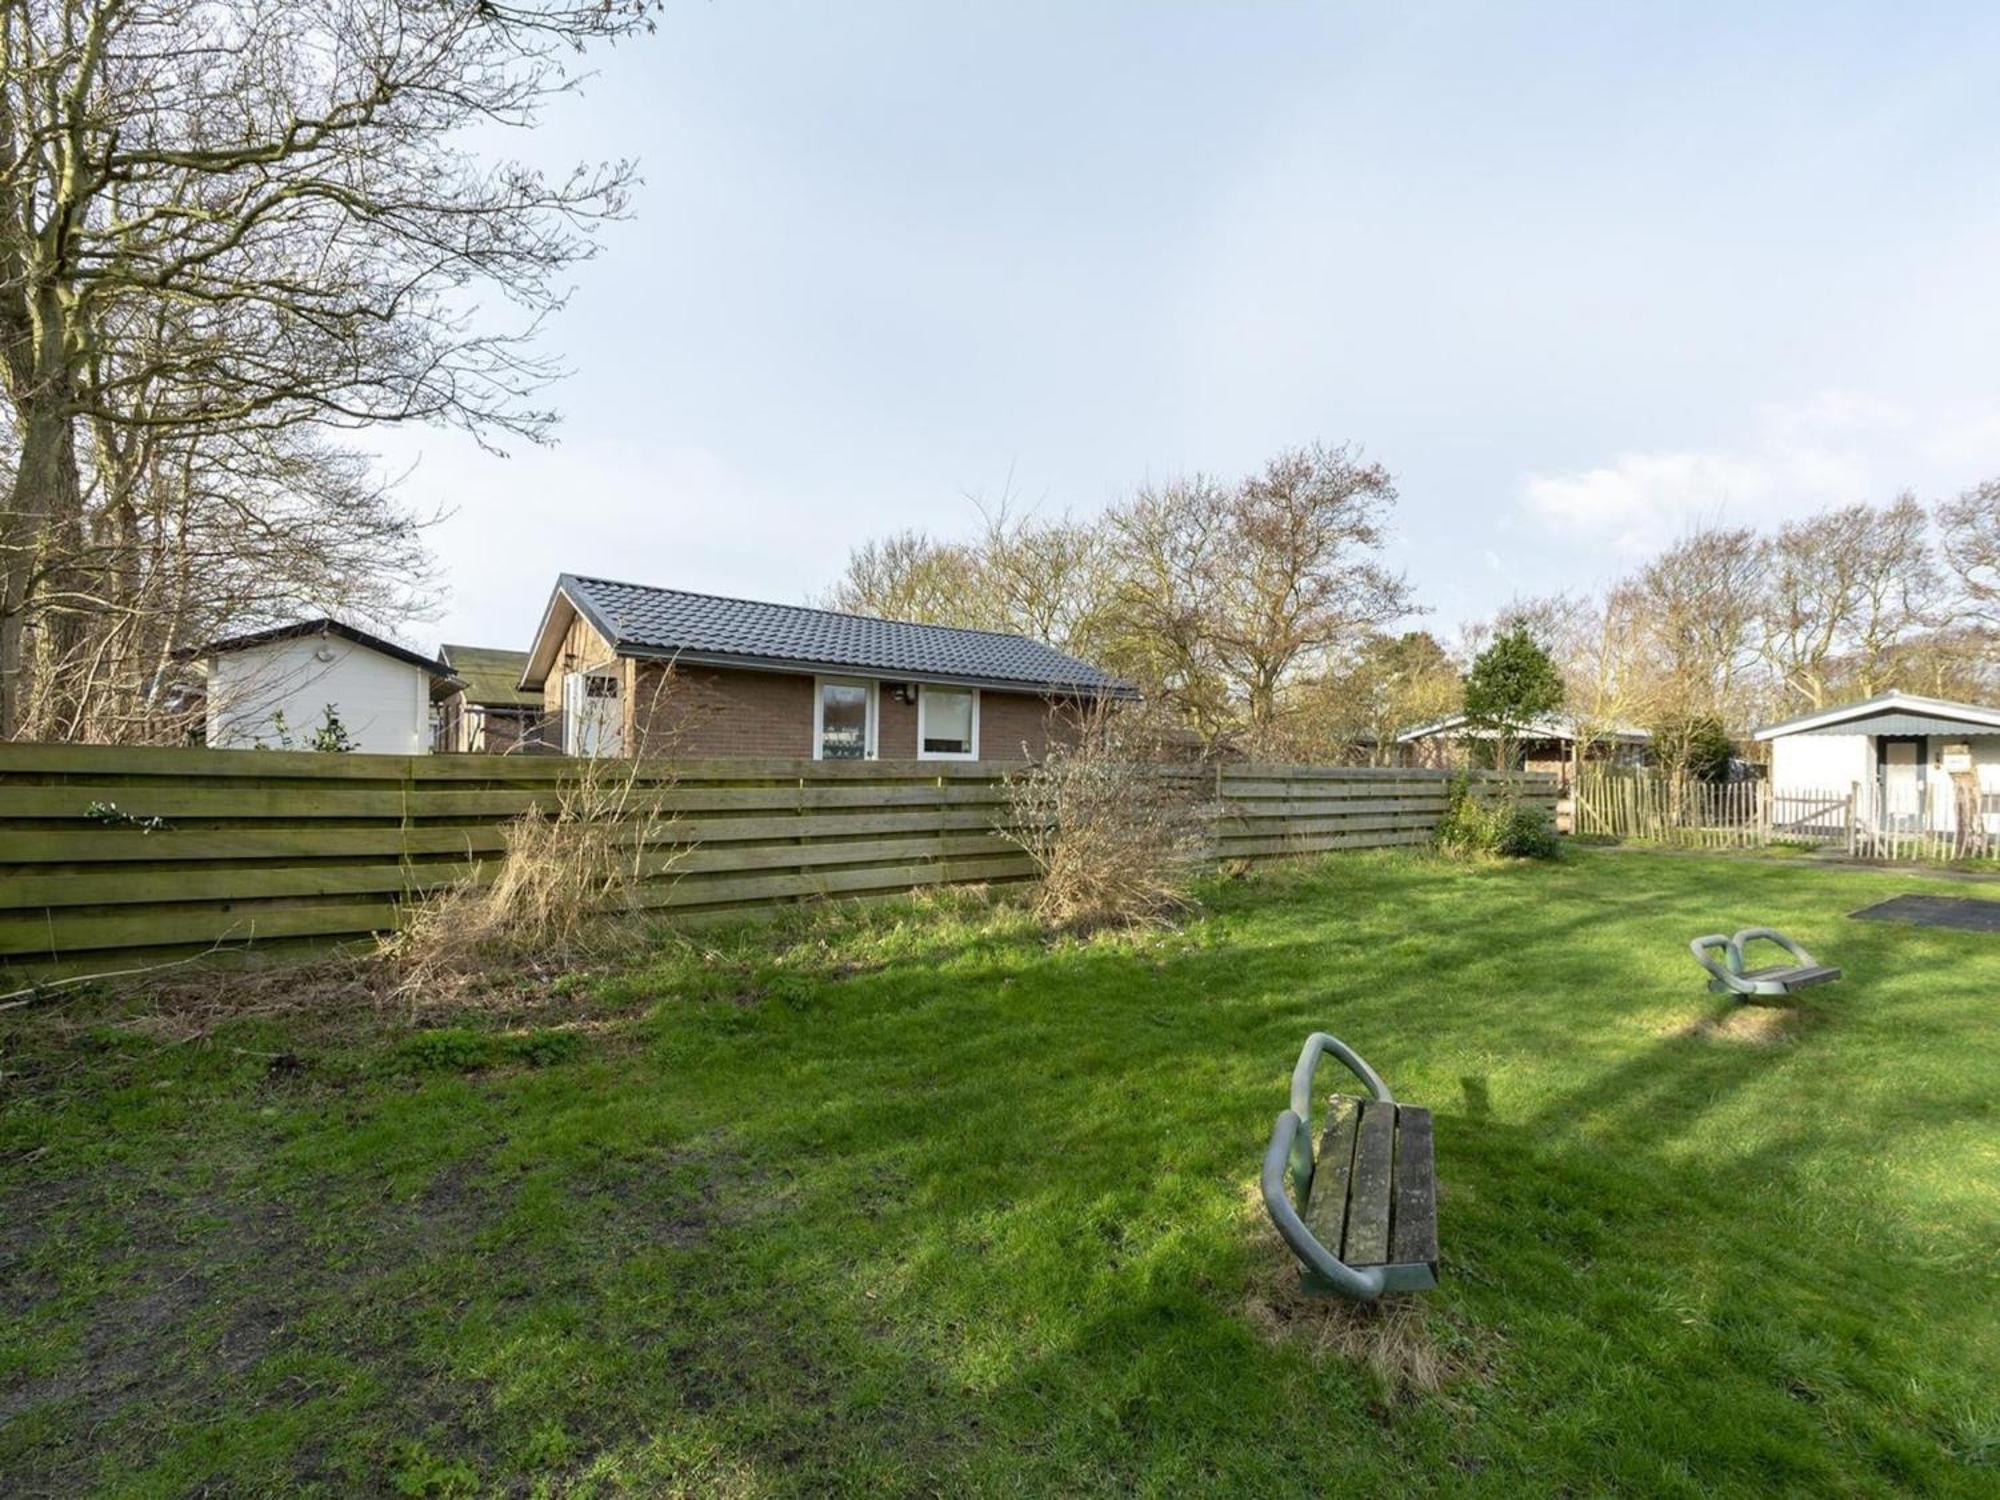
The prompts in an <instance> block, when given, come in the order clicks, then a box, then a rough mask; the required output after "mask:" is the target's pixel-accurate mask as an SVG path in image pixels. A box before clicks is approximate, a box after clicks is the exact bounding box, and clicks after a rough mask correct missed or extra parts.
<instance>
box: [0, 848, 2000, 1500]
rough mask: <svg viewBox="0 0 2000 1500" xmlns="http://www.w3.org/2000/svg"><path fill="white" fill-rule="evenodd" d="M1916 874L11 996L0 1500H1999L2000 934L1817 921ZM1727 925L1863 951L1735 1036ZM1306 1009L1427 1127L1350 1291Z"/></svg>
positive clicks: (1407, 881)
mask: <svg viewBox="0 0 2000 1500" xmlns="http://www.w3.org/2000/svg"><path fill="white" fill-rule="evenodd" d="M1924 888H1925V883H1924V882H1923V881H1921V880H1915V879H1912V878H1911V877H1908V876H1897V877H1887V876H1882V875H1872V874H1866V873H1857V872H1849V871H1834V870H1826V869H1816V868H1810V867H1803V866H1801V867H1792V866H1786V865H1781V864H1749V863H1742V864H1732V863H1730V862H1729V861H1728V860H1726V859H1721V858H1718V859H1690V858H1653V857H1648V856H1644V855H1636V854H1631V853H1618V854H1614V853H1603V852H1588V851H1579V852H1577V853H1575V854H1573V855H1572V857H1571V858H1570V859H1568V860H1567V861H1565V862H1564V863H1563V864H1561V865H1559V866H1553V867H1536V866H1519V867H1508V866H1499V865H1482V866H1472V867H1466V866H1454V865H1448V864H1443V863H1439V862H1435V861H1432V860H1429V859H1423V858H1410V857H1398V856H1390V855H1383V856H1375V855H1350V856H1345V857H1337V858H1335V859H1333V860H1330V861H1327V862H1325V863H1323V864H1321V865H1318V866H1316V867H1313V868H1311V869H1308V870H1304V871H1299V872H1286V873H1283V874H1277V875H1268V876H1261V877H1258V878H1256V879H1253V880H1249V881H1245V882H1240V883H1236V884H1232V885H1227V886H1219V887H1216V888H1213V889H1211V890H1209V891H1208V892H1207V893H1206V900H1207V914H1206V915H1205V916H1203V917H1202V918H1200V919H1198V920H1196V921H1194V922H1192V923H1190V924H1189V925H1188V926H1187V928H1186V929H1185V930H1183V931H1180V932H1177V933H1170V934H1162V935H1157V936H1153V937H1148V938H1144V939H1139V940H1118V941H1112V940H1100V941H1095V942H1084V943H1079V942H1061V943H1056V944H1050V943H1048V942H1047V941H1045V940H1044V939H1043V938H1041V937H1040V936H1038V935H1037V934H1036V933H1035V932H1034V931H1033V930H1032V929H1031V928H1030V927H1029V926H1028V925H1027V923H1026V922H1025V921H1024V920H1023V919H1021V918H1020V917H1018V916H1017V915H1014V914H1010V913H1006V912H1000V913H998V914H995V913H992V912H987V911H983V910H981V909H980V908H978V907H977V906H976V904H974V903H971V902H959V903H955V904H945V905H931V906H922V907H914V908H904V909H895V908H885V909H878V910H876V911H874V912H872V913H870V914H868V915H866V916H849V917H846V918H844V919H842V920H841V921H840V922H838V923H824V924H821V925H820V926H819V927H818V928H817V929H812V928H809V927H807V926H804V925H801V926H799V927H796V928H793V929H789V930H787V931H785V932H783V933H773V932H770V931H766V932H764V933H761V934H754V935H735V936H730V937H724V938H715V939H711V940H710V943H711V946H709V947H706V948H673V949H669V950H663V952H662V953H661V955H660V956H659V957H658V959H657V960H656V961H655V962H654V963H652V964H651V965H650V966H645V967H640V968H637V969H633V970H630V971H627V972H624V973H622V974H619V975H616V976H613V977H611V978H608V979H603V980H601V981H596V982H593V983H591V984H588V985H576V986H567V987H565V988H568V989H569V990H570V992H569V993H567V994H564V995H560V996H543V997H539V998H536V999H535V1000H534V1002H533V1004H532V1005H531V1004H530V1003H529V1000H528V999H527V998H526V997H524V1000H523V1009H522V1010H521V1012H520V1013H518V1014H514V1015H511V1016H497V1015H496V1016H492V1017H488V1018H485V1019H483V1020H477V1021H471V1022H468V1021H466V1020H464V1019H460V1020H459V1021H458V1022H457V1023H456V1025H455V1026H454V1028H453V1029H449V1030H430V1031H419V1032H412V1031H411V1030H410V1029H409V1028H408V1027H407V1026H406V1025H401V1024H398V1023H397V1022H396V1021H395V1020H394V1018H391V1017H387V1016H379V1015H377V1014H374V1013H372V1012H369V1011H366V1010H360V1011H355V1012H350V1013H348V1014H346V1015H344V1016H338V1017H333V1018H324V1017H323V1018H321V1019H318V1020H310V1019H308V1018H307V1017H305V1016H302V1015H298V1014H291V1015H278V1016H275V1017H269V1016H267V1017H264V1018H261V1019H260V1018H256V1017H249V1018H243V1019H236V1020H230V1021H227V1022H226V1023H223V1024H214V1025H210V1026H207V1027H206V1028H204V1030H203V1031H202V1032H201V1034H200V1035H197V1036H192V1037H189V1036H187V1035H186V1033H185V1031H184V1030H182V1029H179V1028H178V1027H177V1026H176V1025H175V1024H172V1023H162V1022H160V1021H159V1020H158V1019H157V1018H156V1017H151V1016H149V1015H147V1014H145V1013H144V1009H143V1007H141V1006H140V1005H138V1004H137V1002H133V1001H114V1000H109V999H103V998H96V999H91V998H86V999H78V1000H73V1001H70V1002H68V1003H66V1004H63V1005H60V1006H56V1007H53V1008H42V1009H38V1010H32V1011H25V1012H15V1013H12V1014H11V1015H8V1016H6V1017H4V1018H0V1021H4V1030H0V1048H4V1051H0V1069H4V1078H0V1089H4V1111H5V1113H4V1120H0V1202H4V1214H0V1298H4V1302H0V1307H4V1311H5V1318H4V1320H0V1492H4V1493H6V1494H8V1495H30V1494H39V1493H49V1494H64V1495H68V1494H75V1493H79V1492H86V1491H91V1490H93V1489H95V1490H99V1491H102V1492H106V1493H119V1494H145V1495H188V1494H201V1493H205V1494H228V1495H254V1494H275V1493H287V1494H289V1493H313V1492H317V1493H325V1494H341V1495H345V1494H352V1493H357V1492H361V1493H370V1492H383V1493H391V1494H406V1495H422V1494H435V1495H450V1494H483V1493H490V1492H502V1493H532V1494H579V1495H584V1494H616V1493H628V1492H632V1493H642V1494H674V1493H686V1494H689V1495H737V1494H742V1495H761V1494H784V1493H808V1494H814V1493H826V1492H830V1491H846V1492H875V1493H891V1494H894V1493H942V1494H965V1493H981V1494H986V1493H1020V1494H1049V1493H1066V1494H1078V1493H1090V1492H1107V1491H1108V1492H1125V1491H1136V1492H1143V1493H1148V1494H1173V1495H1182V1494H1191V1493H1198V1492H1199V1493H1207V1492H1221V1493H1235V1494H1243V1495H1253V1496H1272V1495H1285V1494H1322V1495H1323V1494H1341V1493H1353V1494H1355V1495H1397V1494H1411V1493H1446V1494H1456V1493H1468V1494H1469V1493H1503V1494H1510V1495H1537V1496H1539V1495H1549V1494H1560V1493H1567V1494H1592V1493H1604V1492H1612V1491H1619V1492H1624V1493H1630V1494H1643V1495H1687V1496H1707V1495H1716V1494H1744V1495H1751V1494H1755V1495H1766V1494H1783V1493H1789V1494H1813V1495H1822V1494H1826V1495H1877V1494H1898V1493H1900V1494H1925V1495H1982V1496H1993V1495H1995V1494H2000V1296H1996V1293H2000V1272H1997V1271H1996V1245H2000V1130H1996V1096H2000V1030H1997V1029H1996V1022H2000V938H1993V937H1982V936H1977V935H1971V934H1962V933H1950V932H1937V931H1926V930H1919V929H1916V928H1910V927H1899V926H1889V925H1879V924H1872V923H1862V922H1855V921H1851V920H1849V919H1848V918H1847V917H1846V916H1845V915H1844V913H1846V912H1847V911H1850V910H1852V909H1853V908H1855V907H1858V906H1860V905H1863V904H1865V903H1866V902H1868V901H1870V900H1873V899H1877V898H1879V897H1881V896H1884V895H1888V894H1892V893H1894V892H1896V891H1900V890H1908V889H1924ZM1933 888H1939V889H1946V890H1949V891H1951V892H1953V893H1955V894H1961V895H1963V894H1980V893H1981V892H1977V891H1973V890H1971V889H1970V888H1968V887H1966V886H1964V885H1953V886H1945V887H1933ZM1752 922H1770V923H1774V924H1776V925H1779V926H1782V927H1785V928H1787V929H1789V930H1791V931H1792V932H1793V933H1794V934H1795V935H1796V936H1798V937H1800V938H1801V939H1803V940H1804V941H1805V942H1806V944H1807V945H1808V946H1810V947H1812V948H1813V949H1814V950H1815V951H1817V952H1819V953H1821V954H1822V955H1823V956H1826V957H1829V958H1831V959H1833V960H1835V961H1837V962H1840V963H1842V964H1844V965H1845V966H1846V968H1847V976H1848V977H1847V979H1846V980H1845V982H1843V983H1841V984H1839V985H1835V986H1831V987H1828V988H1823V989H1819V990H1815V991H1811V992H1809V994H1808V995H1807V996H1806V997H1803V998H1804V1002H1805V1003H1803V1004H1802V1005H1801V1006H1800V1007H1799V1008H1798V1009H1797V1010H1796V1011H1795V1012H1792V1013H1789V1014H1786V1013H1779V1012H1771V1011H1764V1010H1757V1011H1739V1012H1735V1013H1733V1014H1732V1013H1730V1012H1729V1011H1728V1010H1727V1007H1726V1006H1725V1005H1724V1003H1723V1002H1721V1001H1718V1000H1716V999H1714V998H1712V997H1710V996H1708V995H1707V994H1706V993H1705V992H1704V991H1703V988H1702V985H1701V982H1700V975H1699V973H1698V972H1697V970H1696V969H1695V966H1694V964H1693V962H1692V960H1691V959H1689V957H1688V956H1687V954H1686V952H1685V948H1684V944H1685V942H1686V940H1687V939H1688V938H1689V937H1691V936H1693V935H1694V934H1696V933H1698V932H1703V931H1708V930H1713V929H1716V928H1721V929H1725V930H1726V929H1730V928H1734V927H1737V926H1743V925H1749V924H1750V923H1752ZM1315 1027H1324V1028H1327V1029H1329V1030H1332V1031H1334V1032H1336V1033H1338V1034H1339V1035H1340V1036H1342V1037H1344V1038H1346V1039H1347V1040H1348V1041H1350V1042H1351V1043H1353V1044H1354V1045H1355V1046H1356V1047H1357V1048H1358V1049H1360V1051H1361V1052H1362V1053H1363V1054H1364V1055H1365V1056H1367V1057H1368V1058H1369V1059H1370V1060H1371V1061H1373V1062H1374V1064H1375V1065H1376V1066H1377V1067H1378V1068H1379V1069H1380V1070H1381V1071H1382V1072H1383V1073H1384V1075H1385V1076H1386V1077H1387V1078H1388V1079H1389V1080H1390V1082H1391V1083H1392V1084H1393V1085H1394V1087H1395V1088H1396V1090H1397V1092H1398V1094H1399V1095H1400V1096H1401V1097H1403V1098H1405V1099H1407V1100H1409V1101H1411V1102H1417V1103H1424V1104H1428V1105H1430V1106H1431V1107H1432V1108H1433V1109H1434V1110H1435V1111H1436V1113H1437V1152H1438V1171H1439V1177H1440V1180H1441V1182H1442V1184H1443V1187H1442V1193H1443V1197H1442V1205H1441V1211H1440V1221H1441V1234H1442V1238H1443V1246H1444V1257H1445V1266H1444V1285H1443V1287H1442V1288H1441V1289H1440V1290H1439V1291H1437V1292H1435V1293H1432V1294H1429V1295H1428V1296H1425V1297H1423V1298H1421V1299H1417V1300H1416V1301H1415V1302H1414V1303H1413V1304H1407V1305H1405V1306H1404V1307H1403V1308H1400V1309H1398V1310H1395V1311H1392V1312H1391V1313H1390V1314H1388V1315H1386V1316H1384V1315H1380V1314H1377V1315H1356V1314H1355V1313H1354V1312H1352V1311H1351V1310H1349V1309H1348V1308H1346V1307H1345V1306H1344V1305H1338V1304H1327V1303H1319V1302H1307V1301H1304V1300H1302V1299H1300V1298H1299V1297H1298V1296H1297V1295H1296V1294H1295V1293H1294V1292H1293V1291H1292V1290H1291V1289H1290V1277H1289V1274H1288V1272H1287V1270H1286V1268H1285V1266H1284V1264H1283V1261H1282V1258H1281V1256H1280V1255H1279V1254H1278V1252H1277V1250H1276V1249H1275V1242H1274V1236H1273V1235H1272V1234H1271V1233H1270V1231H1269V1228H1268V1226H1267V1225H1266V1224H1265V1223H1264V1221H1263V1219H1262V1217H1261V1213H1260V1211H1259V1209H1258V1208H1257V1206H1256V1202H1255V1193H1254V1179H1255V1176H1256V1172H1257V1168H1258V1163H1259V1160H1260V1158H1261V1155H1262V1152H1263V1148H1264V1145H1265V1142H1266V1139H1267V1137H1268V1135H1269V1132H1270V1128H1271V1122H1272V1119H1273V1117H1274V1116H1275V1115H1276V1113H1277V1111H1278V1110H1279V1109H1280V1108H1281V1107H1282V1105H1283V1103H1284V1099H1285V1090H1286V1080H1287V1078H1288V1076H1289V1073H1290V1069H1291V1065H1292V1061H1293V1059H1294V1057H1295V1056H1296V1054H1297V1051H1298V1047H1299V1044H1300V1042H1301V1041H1302V1040H1303V1038H1304V1036H1305V1034H1306V1033H1307V1032H1308V1031H1309V1030H1311V1029H1313V1028H1315ZM1323 1076H1326V1077H1328V1078H1329V1079H1330V1078H1331V1077H1332V1076H1333V1075H1332V1074H1326V1075H1323Z"/></svg>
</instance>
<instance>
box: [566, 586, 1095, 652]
mask: <svg viewBox="0 0 2000 1500" xmlns="http://www.w3.org/2000/svg"><path fill="white" fill-rule="evenodd" d="M565 576H567V577H569V578H571V579H573V580H575V581H576V582H577V583H601V584H606V585H608V586H610V587H611V588H615V589H643V590H644V591H645V592H647V593H649V594H679V595H680V596H681V597H682V598H684V599H713V600H715V601H716V602H717V603H718V604H753V605H755V606H757V607H758V608H759V609H789V610H793V611H796V612H797V613H799V614H805V615H828V616H831V617H832V618H833V619H836V620H867V621H869V622H871V623H873V624H876V625H907V626H909V627H910V628H911V629H912V630H951V631H956V632H957V633H958V634H960V635H989V636H992V637H993V638H994V639H996V640H1002V641H1027V642H1029V643H1030V644H1031V645H1036V646H1041V647H1043V648H1045V649H1047V650H1050V651H1060V649H1061V648H1059V647H1056V646H1051V645H1049V643H1048V642H1047V641H1038V640H1036V639H1035V638H1034V637H1033V636H1031V635H1023V634H1022V633H1021V632H1020V631H1018V630H988V629H986V628H985V627H984V626H980V625H939V624H937V623H935V622H933V621H930V620H900V619H897V618H896V617H895V616H894V615H864V614H861V613H859V612H858V611H856V610H851V609H826V608H824V607H822V606H820V605H817V604H784V603H781V602H780V601H778V600H776V599H747V598H745V597H743V596H742V595H741V594H711V593H708V592H707V591H705V590H703V589H677V588H669V587H667V586H666V585H665V584H658V583H632V582H629V581H627V580H625V579H622V578H599V577H597V576H596V575H595V574H590V573H570V574H567V575H565ZM1061 654H1062V655H1065V656H1067V655H1068V654H1069V653H1068V652H1066V651H1064V652H1062V653H1061Z"/></svg>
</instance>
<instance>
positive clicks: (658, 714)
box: [633, 662, 1069, 760]
mask: <svg viewBox="0 0 2000 1500" xmlns="http://www.w3.org/2000/svg"><path fill="white" fill-rule="evenodd" d="M636 677H637V681H636V684H635V696H634V702H633V722H634V724H635V725H636V726H643V728H642V729H641V732H640V735H639V745H640V749H641V753H644V754H648V755H684V756H693V757H707V756H730V755H782V756H810V755H811V754H812V753H813V744H812V726H813V679H812V678H811V677H808V676H804V675H793V674H790V673H784V672H738V671H729V670H726V669H709V668H702V667H681V668H676V669H674V671H673V673H672V675H671V676H668V675H667V670H666V668H665V667H664V666H663V665H662V664H660V663H656V662H642V663H639V664H638V669H637V673H636ZM878 704H879V706H878V712H877V718H876V753H877V755H878V756H879V757H880V758H881V759H883V760H915V759H916V758H917V706H916V704H914V703H901V702H898V701H897V698H896V694H895V693H894V691H893V690H892V689H891V686H890V685H889V684H887V683H884V684H883V685H882V689H881V691H880V693H879V695H878ZM1068 718H1069V715H1068V714H1067V713H1066V711H1065V708H1064V706H1063V705H1062V704H1058V703H1051V702H1050V701H1049V700H1047V699H1044V698H1041V697H1038V696H1036V695H1034V694H1032V693H1003V692H994V691H991V690H984V691H982V692H981V693H980V700H979V749H980V758H981V759H982V760H1024V759H1034V758H1039V757H1040V756H1041V755H1042V754H1044V753H1045V752H1046V750H1047V748H1048V746H1049V743H1050V741H1051V739H1052V738H1053V737H1055V736H1059V735H1061V734H1062V733H1063V732H1064V725H1065V723H1066V722H1067V720H1068Z"/></svg>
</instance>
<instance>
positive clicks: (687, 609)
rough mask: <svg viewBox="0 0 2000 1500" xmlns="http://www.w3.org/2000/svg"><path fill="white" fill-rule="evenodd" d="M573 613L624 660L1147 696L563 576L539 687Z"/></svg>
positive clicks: (533, 677)
mask: <svg viewBox="0 0 2000 1500" xmlns="http://www.w3.org/2000/svg"><path fill="white" fill-rule="evenodd" d="M565 606H567V607H568V608H571V609H574V610H575V611H576V612H577V613H579V614H581V615H582V616H583V617H584V618H585V619H586V620H588V621H589V622H590V624H591V626H592V627H593V628H594V629H595V630H596V631H597V632H598V634H600V635H602V636H603V637H604V638H605V640H606V641H608V642H610V644H611V647H612V649H613V650H614V651H615V652H617V654H618V655H620V656H641V657H655V658H670V659H672V660H675V661H679V662H686V663H690V664H693V665H699V666H721V667H743V668H748V669H751V670H761V671H789V672H824V671H831V672H852V673H855V674H857V675H860V676H869V677H886V678H892V679H909V680H912V681H919V682H946V683H965V684H970V685H972V686H979V687H986V686H991V687H1006V688H1015V689H1022V690H1031V691H1033V690H1039V691H1045V692H1046V691H1054V692H1063V693H1090V694H1105V695H1109V696H1114V697H1135V696H1137V695H1136V694H1135V693H1134V692H1133V690H1132V688H1131V687H1130V686H1129V685H1128V684H1126V683H1124V682H1121V681H1119V679H1117V678H1116V677H1113V676H1112V675H1111V674H1110V673H1108V672H1104V671H1101V670H1099V669H1098V668H1097V667H1094V666H1092V665H1091V664H1090V663H1089V662H1086V661H1080V660H1078V659H1077V658H1076V657H1074V656H1069V655H1066V654H1065V653H1063V652H1061V651H1058V650H1056V649H1055V648H1054V647H1053V646H1047V645H1044V644H1042V643H1041V642H1040V641H1033V640H1030V639H1028V638H1027V637H1026V636H1022V635H1008V634H1004V633H1002V632H999V631H991V630H965V629H961V628H959V627H957V626H951V625H920V624H917V623H915V622H914V621H909V620H883V619H877V618H875V617H874V616H872V615H853V614H843V613H841V612H839V611H837V610H830V609H812V608H808V607H806V606H804V605H796V604H767V603H763V602H761V601H758V600H754V599H730V598H725V597H722V596H720V595H715V594H695V593H689V592H686V591H685V590H682V589H665V588H654V587H651V586H649V585H646V584H638V583H618V582H615V581H613V580H611V579H607V578H584V577H578V576H576V575H574V574H570V573H565V574H563V575H562V576H561V577H560V578H559V579H557V581H556V590H555V593H554V595H553V596H551V598H550V600H549V608H548V610H547V611H546V612H545V613H544V615H543V618H542V628H541V630H540V631H539V632H538V633H537V635H536V639H535V649H534V650H533V651H531V652H530V653H529V660H528V665H527V668H526V669H525V670H524V671H523V672H522V674H521V678H520V681H521V684H522V685H523V686H524V687H529V688H534V687H539V686H541V684H542V683H543V682H545V681H546V680H547V678H548V674H549V673H550V672H552V671H553V670H555V651H556V646H557V644H558V643H559V641H560V639H561V636H562V630H563V625H562V624H561V623H560V622H561V621H562V620H564V619H566V617H565V616H564V615H563V608H564V607H565Z"/></svg>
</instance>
